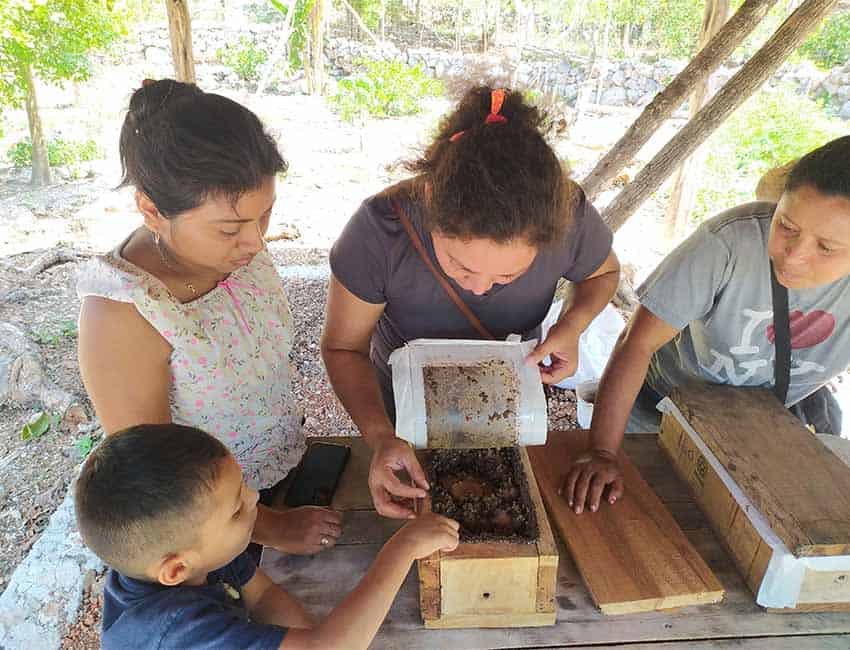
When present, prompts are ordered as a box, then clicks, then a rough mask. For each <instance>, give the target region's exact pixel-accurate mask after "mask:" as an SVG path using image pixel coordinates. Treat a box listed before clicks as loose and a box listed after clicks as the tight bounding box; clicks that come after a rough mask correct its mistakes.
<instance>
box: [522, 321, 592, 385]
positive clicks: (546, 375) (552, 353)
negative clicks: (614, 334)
mask: <svg viewBox="0 0 850 650" xmlns="http://www.w3.org/2000/svg"><path fill="white" fill-rule="evenodd" d="M579 337H581V332H576V331H574V330H573V329H572V328H570V327H567V326H563V325H561V324H560V323H559V324H557V325H555V326H554V327H552V329H550V330H549V335H548V336H547V337H546V340H545V341H543V342H542V343H540V344H539V345H538V346H537V347H536V348H534V350H533V351H532V352H531V354H529V355H528V357H527V358H526V363H528V364H529V365H536V366H537V367H538V368H539V369H540V379H541V381H543V383H544V384H557V383H558V382H560V381H563V380H564V379H566V378H567V377H572V376H573V375H574V374H575V372H576V370H577V369H578V341H579ZM547 356H548V357H550V359H551V362H552V363H551V365H549V366H544V365H543V363H542V362H543V359H545V358H546V357H547Z"/></svg>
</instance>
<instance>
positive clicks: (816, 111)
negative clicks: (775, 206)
mask: <svg viewBox="0 0 850 650" xmlns="http://www.w3.org/2000/svg"><path fill="white" fill-rule="evenodd" d="M844 134H845V128H844V126H843V124H842V123H841V122H840V121H838V120H835V119H831V118H830V117H829V116H828V115H827V114H826V113H825V111H824V110H823V108H822V107H821V106H819V105H818V104H817V103H816V102H814V101H812V100H811V99H808V98H807V97H805V96H803V95H798V94H797V92H796V90H795V88H794V87H793V86H790V85H785V86H780V87H779V88H776V89H765V90H762V91H760V92H758V93H757V94H755V95H753V97H751V98H750V99H748V100H747V101H746V102H745V103H744V105H743V106H741V107H740V108H739V109H738V110H737V111H735V112H734V113H733V114H732V115H731V117H729V119H728V120H726V122H725V123H724V124H723V126H721V127H720V129H718V130H717V132H716V133H715V134H714V135H713V136H711V138H709V140H708V142H707V143H706V145H705V146H706V147H707V148H708V159H707V162H706V167H705V170H704V171H703V173H702V175H701V178H700V181H701V182H700V188H699V189H698V190H697V201H696V206H695V208H694V211H693V213H692V216H691V218H692V219H693V220H694V221H696V222H699V221H702V219H703V218H705V217H709V216H712V215H714V214H717V213H718V212H719V211H720V210H723V209H725V208H728V207H731V206H733V205H737V204H739V203H743V202H745V201H752V200H753V198H754V194H753V193H754V191H755V188H756V184H757V183H758V180H759V178H760V177H761V176H762V175H763V174H764V173H765V172H767V171H768V170H770V169H773V168H774V167H778V166H779V165H784V164H785V163H788V162H791V161H792V160H794V159H795V158H798V157H800V156H802V155H803V154H805V153H808V152H809V151H811V150H813V149H816V148H817V147H819V146H821V145H822V144H825V143H826V142H829V141H830V140H832V139H834V138H837V137H839V136H841V135H844Z"/></svg>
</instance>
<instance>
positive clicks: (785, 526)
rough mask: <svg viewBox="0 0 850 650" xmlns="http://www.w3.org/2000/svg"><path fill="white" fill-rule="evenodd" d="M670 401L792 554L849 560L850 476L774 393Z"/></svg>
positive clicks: (734, 391)
mask: <svg viewBox="0 0 850 650" xmlns="http://www.w3.org/2000/svg"><path fill="white" fill-rule="evenodd" d="M671 399H672V400H673V401H674V402H675V403H676V405H677V406H678V407H679V410H680V411H681V412H682V414H683V415H684V416H685V418H686V419H687V420H688V421H689V422H690V424H691V427H692V428H693V429H694V430H696V431H697V432H698V433H699V435H700V438H701V440H702V441H703V442H704V443H705V444H706V446H707V447H708V448H709V449H710V450H711V452H712V453H713V454H714V456H715V457H716V458H717V460H718V461H720V464H721V465H723V467H724V468H726V471H728V472H729V474H730V475H731V476H732V478H733V479H734V480H735V482H736V483H737V485H738V487H739V488H740V489H741V491H742V492H743V493H744V494H745V495H746V496H747V498H748V499H749V500H750V501H751V502H752V503H753V505H755V506H756V508H758V510H759V512H760V513H761V514H762V515H763V516H764V517H765V519H767V521H768V523H769V524H770V526H771V528H772V529H773V532H775V533H776V535H777V536H778V537H779V538H780V539H781V540H782V541H783V542H784V543H785V545H786V546H787V547H788V549H789V550H790V551H791V553H793V554H794V555H795V556H797V557H801V556H824V555H847V554H850V471H848V468H847V466H846V465H845V464H844V463H843V462H842V461H841V460H840V459H839V458H838V457H837V456H836V455H835V454H834V453H832V452H831V451H830V450H829V449H827V447H826V446H825V445H824V444H823V443H822V442H821V441H820V440H818V438H817V436H814V435H812V434H811V432H810V431H809V430H808V429H806V428H805V427H804V426H803V425H802V424H801V423H800V421H799V420H798V419H797V418H796V417H794V416H793V415H792V414H791V413H790V412H789V411H788V410H787V409H785V408H783V407H782V405H781V404H779V401H778V400H777V399H776V397H774V395H773V393H771V392H770V391H767V390H761V389H745V388H735V387H731V386H692V387H685V388H680V389H677V390H676V391H675V392H674V393H673V395H671Z"/></svg>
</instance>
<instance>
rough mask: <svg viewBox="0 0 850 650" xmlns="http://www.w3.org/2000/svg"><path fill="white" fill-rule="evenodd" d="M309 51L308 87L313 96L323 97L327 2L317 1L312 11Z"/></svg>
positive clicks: (323, 0)
mask: <svg viewBox="0 0 850 650" xmlns="http://www.w3.org/2000/svg"><path fill="white" fill-rule="evenodd" d="M308 51H309V53H310V56H309V57H308V65H309V67H310V71H309V74H308V75H307V85H308V87H309V91H310V94H311V95H321V94H322V92H323V91H324V88H325V0H315V2H314V3H313V8H312V9H311V10H310V46H309V50H308Z"/></svg>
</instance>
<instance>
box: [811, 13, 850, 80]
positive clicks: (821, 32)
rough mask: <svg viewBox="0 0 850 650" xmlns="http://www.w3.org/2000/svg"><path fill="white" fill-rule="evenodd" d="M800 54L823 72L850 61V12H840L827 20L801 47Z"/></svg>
mask: <svg viewBox="0 0 850 650" xmlns="http://www.w3.org/2000/svg"><path fill="white" fill-rule="evenodd" d="M799 52H800V54H802V55H803V56H805V57H806V58H807V59H809V60H811V61H812V62H814V64H815V65H816V66H817V67H819V68H820V69H821V70H829V69H830V68H833V67H835V66H838V65H841V64H843V63H845V62H846V61H847V60H850V11H840V12H837V13H834V14H832V15H831V16H830V17H829V18H827V19H826V20H825V21H824V22H823V23H822V24H821V26H820V28H819V29H818V30H817V31H816V32H815V33H814V34H812V35H811V36H809V38H808V39H806V41H805V42H804V43H803V44H802V45H801V46H800V49H799Z"/></svg>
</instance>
